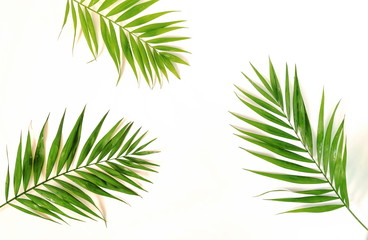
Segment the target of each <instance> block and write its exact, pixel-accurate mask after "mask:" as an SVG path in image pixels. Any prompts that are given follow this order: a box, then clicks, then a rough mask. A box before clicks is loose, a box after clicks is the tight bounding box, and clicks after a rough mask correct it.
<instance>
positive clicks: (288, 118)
mask: <svg viewBox="0 0 368 240" xmlns="http://www.w3.org/2000/svg"><path fill="white" fill-rule="evenodd" d="M277 106H278V107H279V110H280V111H281V112H282V113H283V114H284V115H285V116H287V117H286V119H287V121H288V124H289V126H290V127H291V128H292V130H293V131H294V133H295V135H296V138H298V141H299V142H300V143H301V144H302V145H303V148H304V149H305V150H306V152H307V153H308V155H309V157H310V158H311V159H312V160H313V162H314V164H315V165H316V166H317V168H318V170H319V171H320V172H321V173H322V175H323V177H324V178H325V180H326V181H327V183H328V184H329V185H330V187H331V189H332V190H333V192H334V193H335V194H336V196H337V197H338V198H339V199H340V201H341V202H342V204H343V205H344V207H346V209H347V210H348V211H349V212H350V213H351V215H353V217H354V218H355V219H356V220H357V221H358V222H359V223H360V225H362V227H364V229H365V230H367V231H368V227H367V226H365V225H364V224H363V222H362V221H360V219H359V218H358V217H357V216H356V215H355V214H354V212H353V211H352V210H351V209H350V207H349V206H347V205H346V203H345V201H344V200H343V198H342V197H341V196H340V194H339V193H338V191H337V190H336V189H335V187H334V186H333V184H332V183H331V181H330V179H329V178H328V177H327V175H326V174H325V172H324V171H323V169H322V168H321V167H320V166H319V165H318V163H317V161H316V160H315V159H314V156H313V154H311V152H310V150H309V149H308V148H307V146H306V145H305V143H304V142H303V140H302V139H301V137H300V136H299V134H298V132H297V130H296V129H295V127H294V125H293V124H292V122H291V119H290V115H287V114H286V113H285V111H284V109H283V108H282V107H281V106H280V104H279V103H278V104H277Z"/></svg>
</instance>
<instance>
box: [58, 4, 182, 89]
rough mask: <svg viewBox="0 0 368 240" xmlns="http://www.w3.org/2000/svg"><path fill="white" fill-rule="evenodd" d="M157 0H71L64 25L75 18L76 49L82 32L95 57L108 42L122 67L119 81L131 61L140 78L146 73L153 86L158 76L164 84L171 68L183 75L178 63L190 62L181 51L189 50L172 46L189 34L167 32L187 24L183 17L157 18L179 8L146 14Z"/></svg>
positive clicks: (113, 55) (118, 69)
mask: <svg viewBox="0 0 368 240" xmlns="http://www.w3.org/2000/svg"><path fill="white" fill-rule="evenodd" d="M156 2H158V0H148V1H147V0H87V1H85V0H67V2H66V8H65V15H64V21H63V25H62V27H64V26H65V24H66V23H67V21H68V19H70V18H71V19H72V23H73V28H74V40H73V49H74V44H75V40H76V37H77V35H78V32H81V33H82V35H83V36H84V38H85V40H86V42H87V45H88V47H89V49H90V51H91V53H92V54H93V57H94V59H96V58H97V56H98V55H99V51H100V49H101V45H104V46H105V47H106V48H107V50H108V52H109V54H110V56H111V58H112V60H113V61H114V63H115V66H116V69H117V71H118V74H119V77H118V83H119V80H120V78H121V75H122V70H123V66H124V62H125V61H127V62H128V64H129V65H130V67H131V68H132V70H133V72H134V74H135V76H136V78H137V79H138V77H139V76H140V75H142V76H143V78H144V79H145V81H146V82H147V84H148V85H149V86H150V87H153V86H154V84H155V83H156V80H158V82H159V83H160V85H162V83H163V78H166V79H167V80H168V72H171V73H172V74H174V75H175V76H176V77H177V78H179V79H180V75H179V72H178V70H177V67H176V65H177V64H184V65H188V63H187V61H186V60H184V59H183V57H182V56H180V55H179V54H181V53H188V52H187V51H186V50H184V49H181V48H178V47H174V46H172V44H173V43H175V42H177V41H181V40H185V39H188V38H187V37H178V36H169V35H167V33H172V32H173V31H175V30H177V29H181V28H183V27H181V26H178V25H177V24H180V23H182V22H184V21H183V20H178V21H163V22H157V21H155V20H156V19H157V18H159V17H161V16H163V15H166V14H169V13H172V12H175V11H163V12H157V13H150V14H144V11H145V10H146V9H147V8H149V7H150V6H151V5H153V4H154V3H156ZM100 37H101V38H102V41H101V39H100Z"/></svg>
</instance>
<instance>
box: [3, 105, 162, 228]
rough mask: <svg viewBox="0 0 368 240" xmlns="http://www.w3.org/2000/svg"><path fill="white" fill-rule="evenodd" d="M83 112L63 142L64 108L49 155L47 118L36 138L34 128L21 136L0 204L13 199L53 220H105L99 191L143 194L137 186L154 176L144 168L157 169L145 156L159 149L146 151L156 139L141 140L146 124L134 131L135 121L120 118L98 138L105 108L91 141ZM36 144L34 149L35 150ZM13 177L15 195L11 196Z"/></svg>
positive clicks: (21, 207)
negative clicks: (147, 174) (146, 174)
mask: <svg viewBox="0 0 368 240" xmlns="http://www.w3.org/2000/svg"><path fill="white" fill-rule="evenodd" d="M84 112H85V110H84V109H83V111H82V113H81V114H80V116H79V117H78V119H77V121H76V123H75V124H74V127H73V129H72V130H71V132H70V134H69V135H68V136H67V138H66V142H65V144H62V130H63V124H64V117H65V113H64V115H63V117H62V118H61V121H60V124H59V127H58V130H57V133H56V136H55V138H54V140H53V142H52V144H51V147H50V149H49V151H48V154H46V148H45V137H44V136H45V134H44V133H45V131H46V130H45V129H46V127H47V123H48V118H47V119H46V122H45V123H44V126H43V128H42V130H41V133H40V134H39V137H38V139H37V141H36V143H35V144H32V143H31V140H30V139H31V136H30V135H31V134H30V133H29V132H28V134H27V141H26V144H25V145H24V143H23V141H22V137H21V139H20V141H19V147H18V151H17V156H16V160H15V166H14V171H13V173H12V174H10V172H9V165H8V170H7V176H6V181H5V198H6V202H5V203H4V204H3V205H1V206H0V208H1V207H4V206H6V205H7V204H9V205H11V206H13V207H14V208H16V209H18V210H20V211H23V212H25V213H28V214H31V215H33V216H37V217H41V218H44V219H47V220H50V221H53V222H61V221H62V222H66V220H65V219H66V218H69V219H74V220H81V219H83V218H90V219H96V218H100V219H103V220H105V217H104V216H103V214H102V211H101V210H100V208H99V207H98V204H96V202H95V200H94V199H95V198H96V196H98V195H99V196H105V197H110V198H114V199H116V200H119V201H122V202H124V201H123V200H122V199H120V198H119V197H117V196H115V195H114V194H113V192H119V193H122V194H127V195H133V196H139V194H138V191H137V190H143V191H145V190H144V189H143V188H142V187H141V185H140V184H139V182H140V181H146V182H150V181H149V180H147V179H146V178H144V177H143V176H142V173H143V172H144V171H151V172H155V170H154V168H156V167H157V166H158V165H157V164H155V163H152V162H150V161H148V160H146V159H143V158H142V157H144V156H146V155H150V154H154V153H157V151H149V150H146V148H147V146H148V145H149V144H150V143H152V142H153V141H154V140H155V139H153V140H151V141H149V142H147V143H144V144H142V140H143V137H144V136H145V135H146V133H143V134H142V133H141V132H140V130H141V128H139V129H138V130H134V131H133V130H132V129H133V123H132V122H128V123H122V120H119V121H118V122H117V123H116V124H115V125H114V126H113V127H112V128H111V129H110V130H109V131H108V132H107V133H106V134H105V135H103V136H102V137H101V138H100V139H99V140H98V135H99V133H100V130H101V128H102V125H103V123H104V121H105V118H106V116H107V113H106V114H105V115H104V116H103V117H102V119H101V120H100V122H99V123H98V124H97V126H96V127H95V129H94V130H93V131H92V133H91V134H90V135H89V137H88V139H87V140H86V142H85V143H84V144H81V143H80V140H81V135H82V127H83V118H84ZM23 146H24V147H23ZM32 149H35V151H34V153H33V151H32ZM78 149H80V153H78ZM42 173H44V174H42ZM31 180H33V181H31ZM11 182H12V183H13V184H12V188H13V197H11V198H10V197H9V195H10V192H9V190H10V188H11V184H10V183H11ZM22 185H23V186H22Z"/></svg>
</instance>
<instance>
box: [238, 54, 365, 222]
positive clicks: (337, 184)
mask: <svg viewBox="0 0 368 240" xmlns="http://www.w3.org/2000/svg"><path fill="white" fill-rule="evenodd" d="M252 68H253V70H254V71H255V74H256V75H257V77H258V78H259V80H260V83H257V82H255V81H253V80H252V79H251V78H250V77H248V76H247V75H245V74H243V75H244V76H245V78H246V79H247V80H248V81H249V82H250V84H251V85H252V86H253V87H254V88H255V89H256V90H257V91H258V93H259V94H260V95H261V96H256V95H254V94H252V93H251V92H250V91H247V90H244V89H242V88H240V87H237V86H236V88H237V90H238V91H239V92H238V93H237V97H238V98H239V100H240V101H241V102H242V103H243V104H244V105H246V106H247V107H248V108H249V109H251V110H253V111H254V112H255V113H256V114H257V115H258V116H259V117H261V118H262V119H263V120H265V122H262V121H258V120H253V119H250V118H248V117H245V116H242V115H240V114H237V113H232V114H233V115H234V116H236V117H237V118H238V119H240V120H241V121H242V122H245V123H247V124H249V125H251V126H253V127H255V128H257V129H258V133H255V132H254V131H250V130H246V129H243V128H240V127H235V126H234V128H235V129H236V130H237V131H238V134H236V135H237V136H239V137H240V138H242V139H244V140H246V141H247V142H250V143H252V144H254V145H257V146H258V147H261V148H263V149H264V150H266V151H265V152H257V151H254V150H250V149H244V148H242V149H244V150H245V151H247V152H249V153H250V154H252V155H254V156H256V157H258V158H260V159H263V160H265V161H267V162H269V163H271V164H273V165H276V166H277V167H279V169H280V170H281V169H284V171H285V172H283V173H274V172H263V171H254V170H248V171H250V172H253V173H256V174H259V175H262V176H266V177H269V178H274V179H278V180H282V181H286V182H289V183H294V184H297V186H299V188H297V186H296V188H295V189H288V190H273V191H269V192H290V193H289V195H288V196H286V197H282V198H271V199H267V200H272V201H278V202H291V203H305V204H307V206H302V207H299V208H297V209H294V210H289V211H287V213H292V212H310V213H317V212H318V213H320V212H328V211H332V210H335V209H338V208H341V207H346V208H347V209H348V210H349V211H350V208H349V196H348V191H347V184H346V161H347V147H346V137H345V131H344V120H342V121H340V122H338V121H337V120H336V118H335V115H336V111H337V108H338V105H339V104H337V105H336V107H335V108H334V111H333V113H332V115H331V116H330V117H329V118H328V119H327V121H326V119H325V114H324V112H325V110H324V93H322V100H321V105H320V110H319V118H318V119H319V120H318V127H317V134H316V137H314V134H313V131H312V127H311V123H310V120H309V116H308V112H307V110H306V107H305V103H304V100H303V97H302V93H301V90H300V86H299V80H298V75H297V69H296V67H295V74H294V84H293V87H292V84H291V83H290V82H291V81H290V80H289V71H288V66H287V65H286V74H285V88H284V89H282V88H281V85H280V82H279V78H278V76H277V75H276V72H275V69H274V67H273V65H272V62H271V61H269V80H267V79H266V78H265V77H264V76H263V75H262V74H261V73H260V72H259V71H258V70H257V69H256V68H255V67H254V66H253V65H252ZM301 186H303V188H301ZM269 192H267V193H269ZM290 194H291V195H290ZM261 195H263V194H261ZM350 212H351V211H350ZM351 213H352V212H351ZM352 214H353V213H352ZM353 215H354V214H353ZM354 217H355V215H354ZM358 221H359V220H358ZM362 225H363V224H362ZM363 226H364V225H363Z"/></svg>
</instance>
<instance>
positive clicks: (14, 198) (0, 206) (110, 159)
mask: <svg viewBox="0 0 368 240" xmlns="http://www.w3.org/2000/svg"><path fill="white" fill-rule="evenodd" d="M121 157H124V156H119V157H115V158H109V159H106V160H101V161H98V162H95V163H89V164H87V165H84V166H79V167H77V168H74V169H70V170H68V171H65V172H62V173H59V174H57V175H55V176H53V177H51V178H48V179H46V180H45V181H43V182H40V183H38V184H37V185H35V186H33V187H31V188H29V189H26V190H25V191H23V192H22V193H20V194H18V195H16V196H14V197H13V198H11V199H9V200H8V201H6V202H5V203H3V204H2V205H0V209H1V208H2V207H4V206H5V205H7V204H9V203H11V202H12V201H14V200H16V199H18V198H19V197H21V196H22V195H24V194H26V193H28V192H30V191H32V190H33V189H36V188H37V187H40V186H41V185H43V184H45V183H47V182H50V181H52V180H54V179H56V178H58V177H62V176H63V175H65V174H67V173H70V172H74V171H77V170H79V169H83V168H86V167H91V166H94V165H97V164H101V163H104V162H109V161H113V160H116V159H118V158H121Z"/></svg>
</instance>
